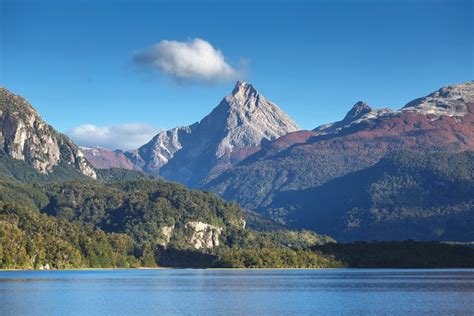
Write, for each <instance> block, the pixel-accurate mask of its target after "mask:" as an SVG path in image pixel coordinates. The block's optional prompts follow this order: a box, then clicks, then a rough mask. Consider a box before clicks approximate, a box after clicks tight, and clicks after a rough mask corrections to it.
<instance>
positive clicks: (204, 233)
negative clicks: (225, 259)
mask: <svg viewBox="0 0 474 316" xmlns="http://www.w3.org/2000/svg"><path fill="white" fill-rule="evenodd" d="M186 228H187V229H190V230H191V237H190V239H189V242H190V244H191V245H192V246H193V247H194V248H196V249H211V248H214V247H217V246H219V236H220V235H221V233H222V228H220V227H217V226H214V225H211V224H207V223H203V222H188V223H186Z"/></svg>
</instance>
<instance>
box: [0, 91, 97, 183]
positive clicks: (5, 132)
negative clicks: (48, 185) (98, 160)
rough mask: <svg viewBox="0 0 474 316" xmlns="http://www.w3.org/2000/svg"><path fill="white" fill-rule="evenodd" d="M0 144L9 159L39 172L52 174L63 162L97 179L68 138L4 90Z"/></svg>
mask: <svg viewBox="0 0 474 316" xmlns="http://www.w3.org/2000/svg"><path fill="white" fill-rule="evenodd" d="M0 144H1V146H2V149H3V151H4V152H5V153H6V154H7V155H8V156H10V157H11V158H13V159H16V160H21V161H24V162H26V163H27V164H28V165H30V166H31V167H33V168H34V169H35V170H36V171H37V172H39V173H42V174H49V173H52V172H53V169H54V168H55V167H56V166H58V165H60V164H62V163H64V164H67V165H69V166H72V167H73V168H75V169H77V170H78V171H79V172H80V173H82V174H84V175H86V176H88V177H91V178H96V173H95V170H94V168H93V167H92V166H91V165H90V163H89V162H88V161H87V159H86V158H84V154H83V153H82V152H81V150H80V149H79V148H78V147H77V146H76V145H75V144H74V143H73V142H72V141H71V140H70V139H69V138H68V137H67V136H66V135H64V134H61V133H59V132H58V131H56V130H55V129H54V128H53V127H52V126H51V125H48V124H47V123H46V122H44V121H43V119H42V118H41V116H40V115H39V113H38V112H37V111H36V110H35V109H34V108H33V107H32V106H31V105H30V104H29V103H28V101H26V100H25V99H24V98H23V97H21V96H19V95H16V94H14V93H12V92H10V91H9V90H7V89H5V88H3V87H0Z"/></svg>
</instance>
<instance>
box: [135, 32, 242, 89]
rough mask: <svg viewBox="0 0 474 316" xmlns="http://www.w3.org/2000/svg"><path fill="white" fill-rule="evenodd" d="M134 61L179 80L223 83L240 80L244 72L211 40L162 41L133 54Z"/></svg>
mask: <svg viewBox="0 0 474 316" xmlns="http://www.w3.org/2000/svg"><path fill="white" fill-rule="evenodd" d="M134 61H135V62H136V63H138V64H141V65H146V66H151V67H152V68H154V69H156V70H159V71H160V72H162V73H164V74H166V75H168V76H171V77H172V78H174V79H175V80H177V81H192V82H211V83H213V82H221V81H226V80H235V79H239V76H240V75H241V72H240V71H239V70H236V69H234V68H233V67H232V66H230V65H229V64H228V63H227V62H226V60H225V58H224V55H223V54H222V52H221V51H220V50H218V49H216V48H214V47H213V46H212V45H211V44H210V43H209V42H207V41H205V40H203V39H200V38H195V39H190V40H188V41H186V42H178V41H167V40H163V41H160V42H158V43H157V44H155V45H153V46H151V47H150V48H148V49H146V50H144V51H141V52H138V53H136V54H135V55H134Z"/></svg>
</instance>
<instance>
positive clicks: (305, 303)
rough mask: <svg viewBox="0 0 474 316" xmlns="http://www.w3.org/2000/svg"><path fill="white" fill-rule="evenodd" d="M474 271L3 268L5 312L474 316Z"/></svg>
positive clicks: (0, 289) (0, 298) (0, 306)
mask: <svg viewBox="0 0 474 316" xmlns="http://www.w3.org/2000/svg"><path fill="white" fill-rule="evenodd" d="M473 302H474V270H352V269H347V270H97V271H91V270H89V271H3V272H0V314H1V315H24V314H29V315H38V314H42V315H44V314H47V315H71V314H80V315H85V314H87V315H91V314H109V315H119V314H218V315H219V314H237V315H253V314H260V315H277V314H289V315H295V314H298V315H301V314H335V315H340V314H349V315H354V314H359V315H368V314H372V315H384V314H414V313H418V314H430V315H433V314H438V315H447V314H457V315H474V303H473Z"/></svg>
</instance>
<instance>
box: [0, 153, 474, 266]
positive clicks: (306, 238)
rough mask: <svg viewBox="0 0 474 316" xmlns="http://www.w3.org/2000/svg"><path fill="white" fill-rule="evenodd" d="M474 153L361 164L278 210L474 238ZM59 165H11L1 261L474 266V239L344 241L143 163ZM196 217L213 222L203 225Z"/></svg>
mask: <svg viewBox="0 0 474 316" xmlns="http://www.w3.org/2000/svg"><path fill="white" fill-rule="evenodd" d="M473 156H474V154H473V153H469V152H466V153H459V154H420V153H413V152H400V153H396V154H394V155H392V156H390V157H387V158H386V159H384V160H382V161H381V162H380V163H378V164H376V165H375V166H373V167H371V168H368V169H364V170H362V171H360V172H358V173H354V174H350V175H347V176H345V177H341V178H339V179H336V180H334V181H331V182H329V183H327V184H326V185H323V186H321V187H318V188H315V189H311V190H308V191H300V192H298V193H297V194H296V193H295V192H293V193H292V194H296V195H289V196H285V199H284V200H282V201H284V202H292V203H293V202H294V201H297V202H298V203H296V204H291V205H292V207H293V209H292V208H273V209H271V210H270V212H273V213H272V215H273V216H274V217H278V216H281V217H282V218H287V217H286V216H288V214H291V211H292V210H293V211H295V212H296V211H298V210H299V209H298V207H305V208H303V210H307V212H301V213H299V214H300V215H301V217H299V218H298V217H293V220H294V219H295V218H296V219H297V220H294V221H293V222H294V223H300V227H305V226H304V225H301V223H305V224H307V225H315V223H317V225H321V228H322V229H320V230H319V231H324V227H326V228H327V227H331V228H333V229H334V230H333V232H335V233H337V232H343V233H344V234H345V236H351V238H352V237H354V236H356V237H357V236H365V237H367V236H369V237H370V236H385V237H386V238H393V239H397V238H400V236H403V235H404V234H405V235H406V234H409V233H413V232H416V235H415V236H416V237H417V238H420V239H423V238H426V236H430V238H431V237H432V236H442V237H443V239H444V240H461V241H462V240H465V241H472V240H473V239H474V238H473V237H472V236H473V235H472V232H473V230H472V227H474V222H473V216H472V214H473V209H474V208H473V207H472V205H473V202H472V200H473V196H472V192H474V186H473V182H472V179H473V167H472V166H473V164H472V160H473ZM0 158H1V156H0ZM7 162H8V159H7ZM9 163H11V161H9ZM3 166H5V164H3ZM15 166H16V167H15V168H9V169H8V168H7V169H2V170H10V171H12V170H13V171H15V177H16V178H21V177H28V172H29V171H28V170H29V169H27V168H25V169H23V173H22V172H20V171H19V170H22V169H21V168H17V166H20V167H22V163H21V162H18V164H16V162H15ZM59 174H60V173H59ZM19 175H21V176H19ZM57 175H58V174H57ZM57 175H56V176H54V177H53V176H52V175H48V176H45V175H40V174H38V173H36V176H35V177H33V178H32V181H31V182H32V183H21V182H18V181H17V180H15V179H13V177H12V174H11V173H10V175H9V176H8V177H3V178H1V177H0V268H2V269H5V268H15V269H19V268H22V269H32V268H41V267H44V266H45V265H49V266H50V267H51V268H81V267H140V266H147V267H155V266H169V267H232V268H243V267H248V268H328V267H474V263H473V261H474V259H473V258H474V254H473V251H474V249H472V247H471V248H469V247H464V246H463V245H458V244H439V243H431V242H430V243H423V242H382V243H353V244H336V243H335V241H334V240H333V239H332V238H331V237H328V236H321V235H318V234H315V233H314V232H312V231H308V230H301V231H294V230H288V229H287V228H285V226H283V225H281V224H279V223H277V222H275V221H272V220H268V219H266V218H264V217H262V216H261V215H259V214H256V213H253V212H251V211H246V210H242V209H241V208H240V207H239V206H238V205H237V204H235V203H229V202H225V201H224V200H222V199H221V198H219V197H217V196H215V195H214V194H212V193H206V192H201V191H197V190H189V189H186V188H185V187H184V186H181V185H179V184H175V183H169V182H165V181H162V180H159V179H147V178H143V177H142V176H141V175H140V174H137V173H134V172H128V171H121V170H108V171H105V172H103V173H99V177H100V180H99V181H95V180H91V179H84V177H79V179H76V180H69V181H61V180H60V179H61V177H58V176H57ZM53 179H54V180H53ZM116 179H120V181H112V182H110V180H116ZM279 198H282V197H279ZM316 201H317V202H318V203H316ZM295 205H296V206H297V207H295ZM315 210H316V211H315ZM288 212H290V213H288ZM275 214H277V215H278V216H275ZM298 220H299V222H298ZM189 223H200V224H203V225H212V226H206V227H207V228H206V229H204V230H203V231H200V232H199V233H198V232H196V231H194V228H191V227H192V226H189ZM244 224H246V225H244ZM244 226H246V227H245V228H244ZM312 227H313V226H312ZM325 232H326V233H327V231H325ZM427 232H430V234H431V235H429V234H427ZM434 233H436V234H438V235H433V234H434ZM452 236H454V237H460V236H463V237H462V238H464V239H462V238H450V237H452ZM354 238H355V237H354ZM196 240H198V242H197V241H196ZM209 243H210V245H209ZM217 244H218V245H217ZM198 248H199V249H198Z"/></svg>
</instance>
